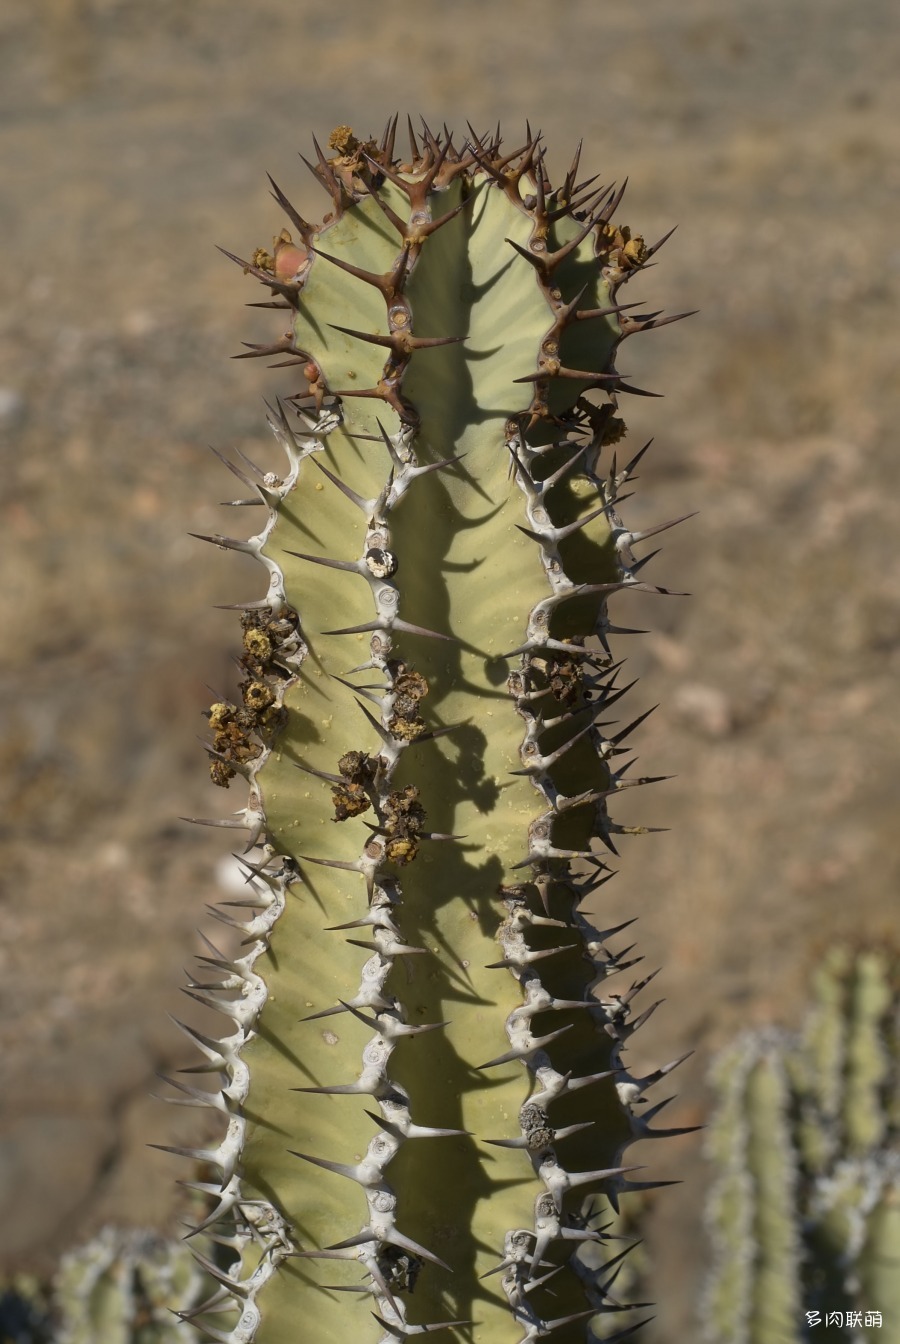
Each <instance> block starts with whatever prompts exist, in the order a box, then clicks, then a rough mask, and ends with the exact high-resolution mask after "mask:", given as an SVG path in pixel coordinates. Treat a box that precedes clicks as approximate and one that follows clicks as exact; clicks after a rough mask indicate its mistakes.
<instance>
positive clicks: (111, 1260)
mask: <svg viewBox="0 0 900 1344" xmlns="http://www.w3.org/2000/svg"><path fill="white" fill-rule="evenodd" d="M214 1286H215V1285H212V1284H210V1282H209V1280H208V1279H207V1276H206V1274H205V1273H203V1272H202V1271H201V1270H200V1269H199V1268H198V1266H197V1265H196V1264H195V1263H194V1259H193V1258H192V1256H191V1255H190V1254H189V1252H188V1249H187V1247H185V1246H184V1245H183V1244H182V1243H181V1242H179V1241H171V1240H168V1239H167V1238H165V1237H161V1236H159V1235H157V1234H156V1233H154V1232H148V1231H143V1230H139V1229H129V1230H123V1229H121V1228H115V1227H106V1228H104V1229H103V1231H102V1232H99V1233H98V1234H97V1236H95V1237H93V1238H92V1239H91V1240H90V1241H88V1242H85V1243H84V1245H82V1246H79V1247H77V1248H76V1249H75V1250H72V1251H69V1252H68V1253H67V1254H66V1255H64V1256H63V1258H62V1260H61V1261H60V1264H59V1267H58V1269H57V1271H56V1274H55V1276H54V1278H53V1281H52V1283H50V1284H49V1285H48V1284H44V1283H41V1282H40V1281H39V1280H38V1279H36V1278H34V1277H30V1276H24V1275H20V1276H18V1277H17V1278H16V1279H14V1280H13V1281H12V1282H11V1283H9V1284H8V1285H6V1286H5V1291H3V1292H2V1293H0V1344H191V1340H193V1339H196V1335H195V1333H194V1331H193V1330H192V1329H191V1327H190V1326H189V1325H186V1324H184V1322H182V1321H179V1320H177V1319H176V1317H175V1315H174V1314H173V1311H172V1303H173V1302H179V1303H181V1304H182V1307H184V1306H186V1305H193V1304H194V1303H196V1302H199V1301H201V1300H202V1299H203V1298H205V1297H208V1296H209V1290H210V1287H214Z"/></svg>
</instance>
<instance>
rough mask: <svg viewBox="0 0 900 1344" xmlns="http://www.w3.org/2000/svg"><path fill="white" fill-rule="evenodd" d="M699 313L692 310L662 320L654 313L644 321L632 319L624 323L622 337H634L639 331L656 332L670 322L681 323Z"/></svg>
mask: <svg viewBox="0 0 900 1344" xmlns="http://www.w3.org/2000/svg"><path fill="white" fill-rule="evenodd" d="M699 311H700V310H699V308H691V309H690V311H689V312H687V313H673V314H672V316H671V317H660V318H658V317H657V316H656V314H655V313H654V314H652V315H651V316H650V317H648V318H646V319H643V320H642V319H641V318H639V317H632V318H629V319H628V320H627V321H626V322H623V323H622V335H623V336H634V335H635V334H636V333H637V332H639V331H655V330H656V328H657V327H667V326H668V325H669V323H670V322H681V321H682V319H683V318H685V317H693V316H694V315H695V313H698V312H699Z"/></svg>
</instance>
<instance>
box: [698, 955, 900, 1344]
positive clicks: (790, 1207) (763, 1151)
mask: <svg viewBox="0 0 900 1344" xmlns="http://www.w3.org/2000/svg"><path fill="white" fill-rule="evenodd" d="M894 980H895V972H894V971H893V970H892V968H891V965H890V962H889V959H888V958H887V957H885V956H884V955H882V954H881V953H876V952H865V953H861V954H860V955H859V956H857V957H855V958H854V957H852V956H851V954H850V953H849V951H848V950H847V949H846V948H835V949H833V950H832V951H831V952H830V953H829V954H828V956H827V957H826V958H825V960H824V961H823V963H822V965H821V966H820V967H819V968H818V969H817V971H816V974H815V977H814V990H813V992H814V1006H813V1008H812V1010H811V1012H810V1013H809V1015H808V1018H807V1021H806V1023H805V1025H804V1027H803V1030H802V1031H801V1032H799V1033H798V1034H797V1035H795V1036H791V1035H788V1034H787V1033H785V1032H779V1031H764V1032H756V1033H747V1034H746V1035H744V1036H743V1037H742V1038H741V1039H740V1040H739V1041H738V1042H737V1043H736V1044H735V1045H734V1046H733V1047H731V1048H730V1049H728V1050H726V1051H724V1052H723V1053H722V1054H721V1056H720V1057H719V1059H718V1060H717V1061H716V1064H715V1068H714V1071H713V1086H714V1090H715V1092H716V1095H717V1099H718V1105H717V1109H716V1112H715V1116H714V1119H713V1123H712V1125H711V1126H710V1134H709V1155H710V1157H711V1159H712V1161H713V1163H714V1166H715V1169H716V1173H717V1176H716V1181H715V1184H714V1186H713V1190H712V1193H711V1196H710V1201H709V1206H708V1210H707V1220H708V1225H709V1229H710V1234H711V1239H712V1242H713V1248H714V1255H715V1260H714V1267H713V1271H712V1273H711V1276H710V1279H709V1282H708V1284H707V1292H706V1299H705V1304H704V1317H705V1327H706V1330H705V1333H706V1338H707V1340H708V1341H709V1344H790V1341H797V1344H799V1342H800V1341H802V1340H805V1339H807V1338H808V1337H811V1338H814V1337H815V1336H814V1335H808V1332H807V1317H806V1313H807V1312H809V1313H810V1314H811V1316H812V1317H813V1318H815V1319H814V1320H813V1323H812V1324H811V1325H810V1329H814V1328H815V1327H816V1321H817V1322H818V1325H820V1326H821V1327H822V1328H823V1329H827V1337H828V1338H829V1339H834V1340H843V1341H847V1342H849V1341H853V1344H856V1342H857V1341H870V1340H879V1339H883V1338H885V1334H884V1329H885V1328H887V1327H889V1328H891V1329H893V1328H894V1326H893V1323H894V1322H895V1321H896V1320H897V1319H898V1315H900V1142H898V1137H900V1132H898V1124H897V1114H896V1099H895V1098H896V1087H897V1078H898V1070H900V1052H898V1049H897V1044H898V1042H897V1014H898V1006H900V998H898V995H897V992H896V986H895V984H894V983H892V982H893V981H894ZM877 1313H880V1318H879V1319H876V1314H877Z"/></svg>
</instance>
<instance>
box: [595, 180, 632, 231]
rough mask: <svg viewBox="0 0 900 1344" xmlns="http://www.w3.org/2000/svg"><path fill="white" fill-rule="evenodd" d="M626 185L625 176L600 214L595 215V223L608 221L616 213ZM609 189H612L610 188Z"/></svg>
mask: <svg viewBox="0 0 900 1344" xmlns="http://www.w3.org/2000/svg"><path fill="white" fill-rule="evenodd" d="M627 186H628V178H627V177H626V179H625V181H624V182H623V183H622V185H621V187H619V190H618V191H617V192H616V193H615V195H614V196H613V197H612V199H611V200H610V202H609V204H608V205H607V206H605V207H604V209H603V210H601V212H600V214H599V215H598V216H597V223H599V224H608V223H609V221H610V220H611V219H612V217H613V215H614V214H615V213H616V211H617V210H618V208H619V206H620V205H621V203H622V197H623V196H624V195H625V188H626V187H627ZM610 190H612V188H610Z"/></svg>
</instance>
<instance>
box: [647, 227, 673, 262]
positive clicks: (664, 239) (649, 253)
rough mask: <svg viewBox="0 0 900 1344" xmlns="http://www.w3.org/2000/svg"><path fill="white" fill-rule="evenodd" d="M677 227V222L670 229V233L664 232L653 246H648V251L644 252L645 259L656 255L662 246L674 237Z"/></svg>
mask: <svg viewBox="0 0 900 1344" xmlns="http://www.w3.org/2000/svg"><path fill="white" fill-rule="evenodd" d="M677 228H678V225H677V224H675V225H674V226H673V227H672V228H671V229H669V232H668V233H664V234H663V236H662V237H661V238H660V239H659V241H658V242H656V243H654V244H653V246H652V247H648V248H647V251H646V252H645V253H644V259H645V260H649V258H650V257H652V256H654V255H655V254H656V253H657V252H658V251H659V249H660V248H661V247H662V245H663V244H664V243H667V242H668V241H669V239H670V238H671V237H672V234H673V233H674V232H675V230H676V229H677Z"/></svg>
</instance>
